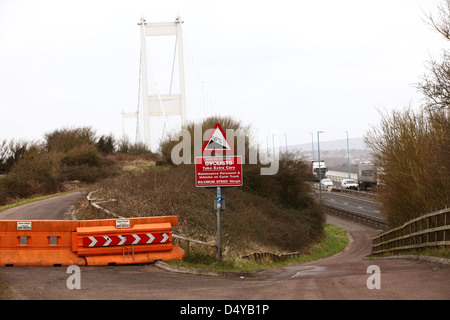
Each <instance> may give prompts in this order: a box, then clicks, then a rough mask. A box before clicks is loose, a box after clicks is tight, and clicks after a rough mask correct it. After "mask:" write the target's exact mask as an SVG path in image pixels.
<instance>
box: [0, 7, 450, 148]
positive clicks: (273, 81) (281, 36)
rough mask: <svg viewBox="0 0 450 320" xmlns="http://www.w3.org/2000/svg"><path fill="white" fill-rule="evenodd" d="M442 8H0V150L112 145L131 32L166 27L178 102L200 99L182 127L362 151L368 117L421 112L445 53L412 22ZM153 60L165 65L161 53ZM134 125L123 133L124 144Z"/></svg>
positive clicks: (136, 40) (132, 87)
mask: <svg viewBox="0 0 450 320" xmlns="http://www.w3.org/2000/svg"><path fill="white" fill-rule="evenodd" d="M440 3H443V1H438V0H378V1H365V0H341V1H335V0H322V1H303V0H301V1H299V0H297V1H287V0H274V1H264V0H257V1H249V0H239V1H234V0H227V1H215V0H198V1H191V0H184V1H181V0H180V1H174V0H173V1H171V0H164V1H162V0H161V1H153V0H147V1H136V0H126V1H111V0H109V1H98V0H89V1H84V0H77V1H65V0H58V1H46V0H30V1H26V0H0V139H13V138H14V139H26V140H33V139H40V138H42V137H43V136H44V134H45V133H47V132H51V131H53V130H55V129H60V128H63V127H79V126H92V128H93V129H95V130H96V132H97V133H98V134H110V133H112V134H113V135H114V136H116V137H121V136H122V116H121V112H122V111H125V112H130V111H135V110H136V109H137V103H138V99H137V93H138V85H139V50H140V33H139V32H140V31H139V26H138V25H137V23H138V22H139V20H140V18H141V17H145V19H146V20H147V22H169V21H174V20H175V18H176V17H177V16H178V15H179V16H181V18H182V20H183V21H184V24H183V36H184V41H185V48H186V49H185V53H186V60H188V63H187V68H189V70H188V71H187V73H188V75H187V79H186V81H188V82H189V83H188V89H192V88H196V86H198V83H197V84H196V83H195V82H196V81H197V82H203V83H204V85H205V88H206V89H205V93H204V94H203V92H202V97H200V98H198V99H197V100H193V102H191V105H188V106H187V117H188V120H195V119H198V118H200V117H204V116H207V115H208V114H209V113H217V114H221V115H232V116H234V117H235V118H236V119H238V120H242V121H243V122H244V123H245V124H250V125H251V126H252V127H253V128H254V129H255V131H257V132H258V133H259V135H260V139H262V140H264V139H265V137H266V135H267V134H270V132H271V131H272V130H279V131H280V132H282V133H286V135H287V139H288V143H289V144H297V143H305V142H310V141H311V134H310V132H314V139H315V140H316V132H317V131H318V130H323V131H325V133H323V134H321V140H322V139H323V140H324V141H326V140H334V139H341V138H342V139H343V138H345V137H346V134H345V132H344V131H347V130H348V132H349V137H362V136H363V135H364V134H365V133H366V131H367V130H368V128H369V127H370V126H371V125H376V124H377V122H378V113H377V108H378V109H388V110H389V109H392V108H403V107H405V106H407V105H409V104H410V103H412V104H413V105H415V106H418V105H419V103H420V99H421V96H420V94H419V93H418V92H417V90H416V89H415V87H414V85H413V84H414V83H416V82H418V81H419V78H420V76H421V75H423V74H424V72H425V71H426V69H425V65H424V63H425V61H427V60H429V59H430V56H433V57H436V58H438V57H439V56H440V54H441V49H442V48H444V46H445V45H446V43H445V41H444V40H443V39H442V38H441V37H440V36H439V35H438V34H437V33H435V32H433V31H432V30H431V29H430V27H429V26H428V25H426V23H425V22H424V18H425V13H429V12H436V9H437V5H438V4H440ZM164 46H165V48H164ZM160 49H161V52H162V53H160V54H162V55H164V56H166V57H170V59H171V57H173V49H174V47H173V45H172V42H167V43H165V44H164V45H161V48H160ZM155 51H156V50H155ZM170 61H171V60H170ZM150 63H151V62H150ZM193 70H195V73H194V71H193ZM155 72H156V71H155ZM168 72H169V73H170V70H169V71H168ZM162 78H163V77H162V76H161V79H158V80H155V81H157V82H158V86H159V87H160V89H161V90H162V91H164V88H165V84H162V83H160V82H159V81H162V80H163V79H162ZM197 88H198V87H197ZM192 91H193V89H192ZM163 93H164V92H163ZM192 95H194V94H192ZM202 98H203V99H204V100H206V101H207V102H208V103H207V105H206V107H205V106H204V105H201V104H202ZM158 121H162V120H161V119H159V120H158ZM134 125H135V123H134V121H132V120H127V121H126V122H125V127H126V131H127V134H129V135H130V138H131V140H134V138H135V136H134V129H133V128H134Z"/></svg>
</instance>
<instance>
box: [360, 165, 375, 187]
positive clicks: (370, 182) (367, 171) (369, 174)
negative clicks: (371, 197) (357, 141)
mask: <svg viewBox="0 0 450 320" xmlns="http://www.w3.org/2000/svg"><path fill="white" fill-rule="evenodd" d="M358 185H359V189H360V190H361V189H362V190H366V189H367V188H370V187H373V186H376V185H377V168H376V166H375V165H374V164H372V163H369V162H361V163H359V164H358Z"/></svg>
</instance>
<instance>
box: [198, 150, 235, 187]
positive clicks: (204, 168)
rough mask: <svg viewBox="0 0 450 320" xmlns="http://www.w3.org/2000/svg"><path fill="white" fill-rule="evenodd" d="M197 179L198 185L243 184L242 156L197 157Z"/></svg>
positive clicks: (221, 185)
mask: <svg viewBox="0 0 450 320" xmlns="http://www.w3.org/2000/svg"><path fill="white" fill-rule="evenodd" d="M195 181H196V186H197V187H224V186H242V184H243V183H242V157H241V156H215V157H196V158H195Z"/></svg>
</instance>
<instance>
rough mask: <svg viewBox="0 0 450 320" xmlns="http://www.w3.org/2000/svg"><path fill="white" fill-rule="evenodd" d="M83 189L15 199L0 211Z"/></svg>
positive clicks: (0, 208)
mask: <svg viewBox="0 0 450 320" xmlns="http://www.w3.org/2000/svg"><path fill="white" fill-rule="evenodd" d="M83 190H84V189H79V190H70V191H66V192H59V193H54V194H49V195H45V196H39V197H34V198H29V199H19V200H17V201H15V202H14V203H10V204H7V205H4V206H1V207H0V211H3V210H6V209H9V208H14V207H18V206H21V205H24V204H27V203H31V202H36V201H40V200H45V199H48V198H52V197H56V196H60V195H63V194H68V193H73V192H78V191H83Z"/></svg>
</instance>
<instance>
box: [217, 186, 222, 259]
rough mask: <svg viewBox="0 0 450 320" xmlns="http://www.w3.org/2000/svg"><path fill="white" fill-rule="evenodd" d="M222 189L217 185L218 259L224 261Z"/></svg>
mask: <svg viewBox="0 0 450 320" xmlns="http://www.w3.org/2000/svg"><path fill="white" fill-rule="evenodd" d="M221 193H222V191H221V188H220V187H217V260H218V261H219V262H220V261H222V236H221V234H222V232H221V229H220V210H221V207H222V195H221Z"/></svg>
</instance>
